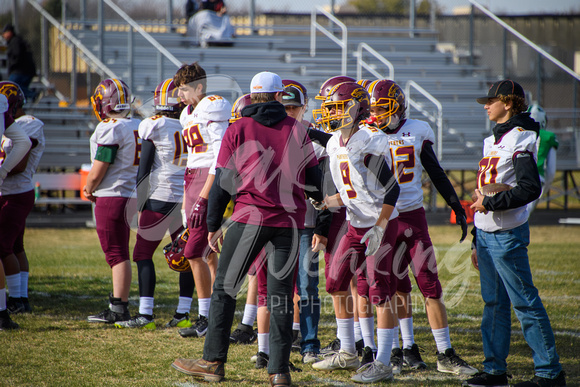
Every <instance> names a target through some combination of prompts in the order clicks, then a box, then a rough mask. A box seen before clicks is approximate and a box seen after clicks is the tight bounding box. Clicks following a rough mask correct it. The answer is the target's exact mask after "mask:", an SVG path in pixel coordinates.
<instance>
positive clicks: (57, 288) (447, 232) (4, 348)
mask: <svg viewBox="0 0 580 387" xmlns="http://www.w3.org/2000/svg"><path fill="white" fill-rule="evenodd" d="M578 235H579V233H578V229H577V228H573V227H564V226H551V227H532V244H531V246H530V262H531V266H532V271H533V274H534V280H535V283H536V286H537V287H538V288H539V289H540V295H541V297H542V299H543V301H544V305H545V307H546V309H547V311H548V314H549V316H550V319H551V322H552V326H553V329H554V332H555V335H556V344H557V350H558V352H559V355H560V358H561V361H562V363H563V366H564V369H565V370H566V372H567V374H568V378H567V380H568V385H569V386H579V385H580V308H579V306H578V304H579V302H580V264H579V262H578V258H579V255H578V251H580V238H578ZM431 236H432V239H433V241H434V243H435V246H436V249H437V257H438V262H439V270H440V277H441V281H442V286H443V288H444V290H445V299H446V304H447V307H448V314H449V322H450V324H449V325H450V330H451V338H452V343H453V346H454V347H455V348H456V350H457V351H458V353H459V354H460V355H461V356H462V357H463V358H464V359H465V360H467V361H468V362H470V364H472V365H474V366H476V367H479V368H480V369H481V361H482V360H483V355H482V344H481V334H480V321H481V314H482V308H483V305H482V301H481V297H480V292H479V279H478V274H477V272H476V271H475V270H474V269H473V268H472V266H471V264H470V261H469V245H468V243H464V244H461V245H459V244H457V243H456V241H457V239H458V237H459V230H458V229H457V228H456V227H454V226H436V227H431ZM133 240H134V239H132V241H133ZM132 243H133V242H132ZM25 245H26V247H27V254H28V257H29V260H30V267H31V275H30V301H31V303H32V305H33V308H34V311H33V313H32V314H25V315H16V316H14V320H15V321H16V322H18V323H19V324H20V326H21V329H20V330H18V331H14V332H7V331H5V332H0V386H193V385H199V384H205V383H203V382H200V381H199V380H196V379H192V378H191V377H187V376H185V375H183V374H180V373H178V372H176V371H175V370H174V369H173V368H171V367H170V365H171V363H172V362H173V360H174V359H175V358H177V357H200V356H201V353H202V348H203V339H184V338H181V337H180V336H179V335H178V333H177V331H176V330H175V329H163V328H161V327H163V326H164V325H165V323H166V322H167V321H169V319H170V318H171V316H172V315H173V312H174V309H175V306H176V303H177V297H178V283H177V280H178V277H177V275H176V273H174V272H172V271H171V270H170V269H169V268H168V267H167V265H166V264H165V260H164V259H163V256H162V254H161V253H160V250H159V252H158V254H157V255H156V257H155V263H156V268H157V288H156V298H155V301H156V308H155V314H156V322H157V324H158V327H159V328H158V329H157V330H156V331H142V330H119V329H115V328H113V327H110V326H103V325H98V324H90V323H88V322H86V316H87V315H89V314H94V313H97V312H99V311H101V310H102V309H104V308H105V307H106V306H107V298H106V297H107V295H108V293H109V291H110V290H111V289H112V285H111V276H110V269H109V268H108V266H107V265H106V263H105V260H104V256H103V253H102V251H101V249H100V246H99V242H98V240H97V236H96V233H95V231H94V230H90V229H29V230H27V233H26V240H25ZM133 266H134V272H133V287H132V298H131V306H130V309H131V311H132V312H136V311H137V310H138V296H137V295H138V291H137V276H136V267H135V265H133ZM321 289H324V286H323V285H321ZM413 295H414V304H415V316H414V321H415V339H416V342H417V343H418V344H419V346H420V347H422V348H423V349H424V351H425V352H424V353H423V359H424V360H425V361H426V363H427V365H428V367H429V369H428V371H425V372H417V371H414V372H411V371H407V372H403V373H402V374H401V375H400V376H398V377H396V379H395V381H394V382H392V383H390V385H393V386H399V385H400V386H448V385H449V386H459V385H460V384H461V380H460V379H459V378H458V377H454V376H452V375H446V374H441V373H438V372H436V371H435V369H436V358H435V351H436V347H435V343H434V341H433V337H432V335H431V332H430V329H429V327H428V324H427V319H426V316H425V311H424V308H423V307H422V306H421V305H422V299H421V297H420V294H419V293H418V292H417V290H416V289H414V290H413ZM321 296H322V298H323V311H322V313H323V315H322V318H321V324H320V331H319V335H320V339H321V342H322V344H323V345H326V344H327V343H328V342H329V341H330V340H332V339H333V338H334V335H335V323H334V321H335V320H334V313H333V311H332V308H331V304H332V303H331V301H330V297H329V296H328V294H327V293H326V292H324V291H321ZM244 302H245V295H240V297H239V300H238V314H237V315H236V321H235V322H234V324H237V322H238V321H239V319H240V317H241V311H242V310H243V305H244ZM193 305H194V308H195V309H196V306H197V303H196V301H195V300H194V303H193ZM512 323H513V324H512V332H513V333H512V340H511V351H510V357H509V358H508V363H509V367H510V369H509V372H511V373H512V374H513V379H512V382H513V383H516V382H519V381H521V380H526V379H529V378H530V377H531V376H532V374H533V363H532V359H531V351H530V349H529V348H528V346H527V345H526V343H525V341H524V339H523V336H522V334H521V330H520V327H519V323H518V321H517V319H516V318H515V315H513V313H512ZM271 350H272V351H274V350H275V348H272V349H271ZM256 351H257V345H251V346H232V347H230V356H229V361H228V364H227V366H226V380H225V381H224V382H223V383H221V384H220V385H222V386H253V385H260V384H262V385H263V384H266V383H267V372H266V371H265V370H256V369H255V368H254V365H253V364H252V363H251V362H250V361H249V359H250V357H251V356H252V355H253V354H255V353H256ZM300 359H301V358H300V356H299V354H296V353H293V354H292V356H291V360H292V361H293V362H294V364H295V365H297V366H299V367H301V368H302V369H303V372H301V373H293V374H292V377H293V382H294V385H296V386H348V385H352V383H351V381H350V377H351V376H352V374H353V373H352V372H349V371H335V372H332V373H330V372H321V371H314V370H313V369H312V368H311V367H310V366H308V365H301V364H300Z"/></svg>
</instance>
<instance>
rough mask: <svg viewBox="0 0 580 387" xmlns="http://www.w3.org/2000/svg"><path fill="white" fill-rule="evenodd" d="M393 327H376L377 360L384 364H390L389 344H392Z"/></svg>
mask: <svg viewBox="0 0 580 387" xmlns="http://www.w3.org/2000/svg"><path fill="white" fill-rule="evenodd" d="M393 333H394V332H393V329H384V328H378V329H377V342H378V344H379V348H378V351H377V360H379V361H380V362H381V363H383V364H384V365H390V364H391V346H392V345H393Z"/></svg>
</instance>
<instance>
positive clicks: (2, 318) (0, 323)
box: [0, 310, 20, 331]
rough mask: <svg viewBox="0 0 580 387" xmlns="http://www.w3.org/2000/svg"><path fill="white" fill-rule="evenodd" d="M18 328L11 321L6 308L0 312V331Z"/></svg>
mask: <svg viewBox="0 0 580 387" xmlns="http://www.w3.org/2000/svg"><path fill="white" fill-rule="evenodd" d="M18 328H20V326H18V324H16V323H15V322H14V321H12V319H11V318H10V314H9V313H8V311H7V310H3V311H1V312H0V331H5V330H6V331H8V330H15V329H18Z"/></svg>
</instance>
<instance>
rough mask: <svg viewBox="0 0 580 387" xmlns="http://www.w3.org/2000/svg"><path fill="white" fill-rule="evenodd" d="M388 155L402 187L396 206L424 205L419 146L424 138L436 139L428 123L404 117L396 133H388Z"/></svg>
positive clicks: (412, 207) (402, 208) (406, 208)
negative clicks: (403, 122)
mask: <svg viewBox="0 0 580 387" xmlns="http://www.w3.org/2000/svg"><path fill="white" fill-rule="evenodd" d="M387 136H388V137H389V147H390V153H391V158H392V159H393V162H394V168H393V173H395V171H397V173H396V174H395V175H396V176H397V182H398V183H399V187H400V189H401V191H400V194H399V200H397V210H398V211H399V212H408V211H413V210H416V209H418V208H421V207H423V184H422V182H421V175H422V174H423V164H421V149H422V148H423V144H424V143H425V142H429V143H431V144H433V143H435V134H434V133H433V130H432V129H431V127H430V126H429V124H428V123H426V122H424V121H420V120H411V119H407V121H406V122H405V124H404V125H403V126H402V127H401V128H399V130H397V132H396V133H387Z"/></svg>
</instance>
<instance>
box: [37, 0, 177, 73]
mask: <svg viewBox="0 0 580 387" xmlns="http://www.w3.org/2000/svg"><path fill="white" fill-rule="evenodd" d="M29 1H30V0H29ZM103 2H104V3H105V4H107V5H108V6H109V7H111V8H112V9H113V11H115V12H116V13H117V14H118V15H119V16H121V17H122V18H123V19H124V20H125V21H126V22H127V23H129V25H130V26H131V27H133V28H134V29H135V31H137V32H139V33H140V34H141V36H143V37H144V38H145V39H146V40H147V41H148V42H149V43H151V45H152V46H153V47H155V48H156V49H157V50H158V51H159V52H160V53H161V54H163V56H165V57H166V58H167V59H169V60H170V61H171V63H173V64H174V65H176V66H177V67H181V65H182V64H183V62H181V61H180V60H179V59H177V58H176V57H175V56H174V55H173V54H172V53H170V52H169V51H167V49H166V48H165V47H163V46H162V45H161V44H160V43H159V42H158V41H157V40H155V38H153V37H152V36H151V35H150V34H149V33H148V32H147V31H145V30H144V29H143V28H142V27H141V26H140V25H139V24H138V23H137V22H136V21H135V20H133V19H132V18H131V17H130V16H129V15H127V14H126V13H125V11H123V10H122V9H121V8H119V7H118V6H117V5H116V4H115V3H113V1H112V0H103Z"/></svg>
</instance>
